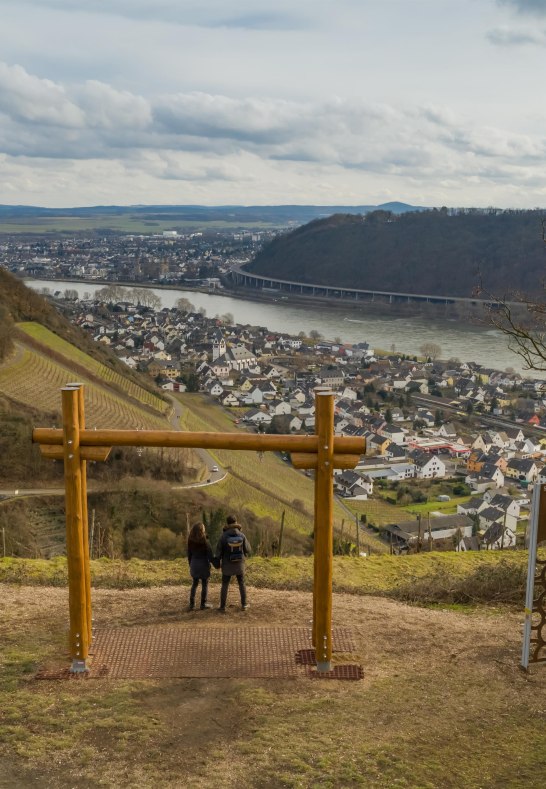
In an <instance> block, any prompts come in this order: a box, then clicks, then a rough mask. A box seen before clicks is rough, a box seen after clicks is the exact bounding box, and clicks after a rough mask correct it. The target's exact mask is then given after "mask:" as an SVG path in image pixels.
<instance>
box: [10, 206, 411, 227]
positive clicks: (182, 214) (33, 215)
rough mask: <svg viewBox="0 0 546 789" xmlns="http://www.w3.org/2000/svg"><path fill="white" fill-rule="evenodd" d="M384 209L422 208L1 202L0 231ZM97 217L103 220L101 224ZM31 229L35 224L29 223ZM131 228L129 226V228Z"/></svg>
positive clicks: (296, 218)
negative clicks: (72, 223)
mask: <svg viewBox="0 0 546 789" xmlns="http://www.w3.org/2000/svg"><path fill="white" fill-rule="evenodd" d="M377 209H384V210H388V211H392V212H393V213H395V214H399V213H404V212H406V211H416V210H421V209H420V208H419V207H418V206H411V205H408V204H407V203H399V202H393V203H385V204H384V205H380V206H377V205H358V206H320V205H277V206H275V205H272V206H237V205H220V206H203V205H137V206H115V205H114V206H85V207H80V208H42V207H40V206H21V205H0V231H1V229H2V223H10V222H14V221H16V222H17V221H22V222H27V223H28V222H29V221H30V220H34V221H37V220H39V219H50V220H51V219H62V218H65V219H66V218H70V217H72V218H79V219H86V220H95V222H94V227H100V226H104V227H109V226H110V225H111V224H112V221H113V220H114V219H119V218H123V217H126V218H127V219H129V218H132V219H133V220H135V221H137V220H138V221H141V222H143V221H145V222H149V221H169V222H202V223H207V222H227V223H230V224H234V225H237V224H239V223H240V224H248V223H266V224H271V225H275V226H286V225H287V224H303V223H305V222H310V221H311V220H313V219H318V218H321V217H327V216H331V215H332V214H339V213H344V214H367V213H369V212H370V211H375V210H377ZM96 220H101V221H99V222H98V223H97V221H96ZM28 229H29V230H31V225H29V226H28ZM128 230H129V229H128Z"/></svg>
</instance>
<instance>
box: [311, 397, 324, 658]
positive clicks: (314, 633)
mask: <svg viewBox="0 0 546 789" xmlns="http://www.w3.org/2000/svg"><path fill="white" fill-rule="evenodd" d="M327 391H328V387H326V386H316V387H315V389H314V392H315V435H317V434H318V396H319V394H320V392H327ZM318 498H319V475H318V469H317V470H315V499H314V520H313V523H314V529H313V629H312V633H311V640H312V642H313V646H314V647H315V653H316V654H317V653H318V640H317V583H318V569H317V507H318Z"/></svg>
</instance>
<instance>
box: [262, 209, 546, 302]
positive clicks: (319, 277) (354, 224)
mask: <svg viewBox="0 0 546 789" xmlns="http://www.w3.org/2000/svg"><path fill="white" fill-rule="evenodd" d="M544 216H545V212H543V211H538V210H535V211H511V210H510V211H502V212H498V211H494V210H491V211H490V212H487V211H481V210H466V211H464V212H462V211H461V212H459V213H456V214H450V213H449V212H448V211H447V209H439V210H431V211H421V212H412V213H406V214H401V215H394V214H392V213H390V212H388V211H375V212H373V213H371V214H368V215H367V216H364V217H363V216H352V215H346V214H336V215H334V216H331V217H329V218H328V219H322V220H317V221H314V222H310V223H309V224H307V225H304V226H303V227H299V228H298V229H297V230H294V231H293V232H291V233H289V234H287V235H283V236H279V237H277V238H276V239H274V240H273V241H272V242H271V243H270V244H268V245H267V246H266V247H264V249H263V250H262V251H261V252H259V253H258V255H257V256H256V258H255V259H254V260H253V261H252V262H251V263H250V264H249V266H248V267H247V268H248V270H249V271H251V272H253V273H255V274H265V275H268V276H271V277H278V278H280V279H289V280H296V281H300V282H313V283H318V284H324V285H337V286H340V287H351V288H365V289H375V290H383V291H394V292H403V293H424V294H438V295H440V294H442V295H452V296H472V295H475V292H476V288H477V287H479V286H480V284H481V285H482V286H483V289H484V291H485V292H488V293H494V294H495V295H504V294H507V293H510V292H512V291H514V290H519V291H524V292H528V293H532V294H534V295H535V296H536V295H537V294H538V293H543V289H542V281H543V279H544V277H545V275H546V245H545V244H544V242H543V240H542V219H543V217H544Z"/></svg>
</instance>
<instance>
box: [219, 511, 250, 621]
mask: <svg viewBox="0 0 546 789" xmlns="http://www.w3.org/2000/svg"><path fill="white" fill-rule="evenodd" d="M250 553H251V548H250V543H249V541H248V540H247V538H246V537H245V535H244V534H243V532H242V531H241V527H240V525H239V524H238V523H237V518H236V517H235V516H234V515H229V516H228V518H227V520H226V525H225V526H224V531H223V532H222V536H221V537H220V539H219V540H218V545H217V546H216V559H217V560H219V561H220V565H221V568H222V591H221V592H220V607H219V609H218V610H219V611H222V612H225V610H226V602H227V595H228V589H229V584H230V581H231V577H232V576H233V575H234V576H235V577H236V578H237V583H238V584H239V592H240V594H241V606H242V608H243V611H246V609H247V608H248V602H247V598H246V587H245V556H250Z"/></svg>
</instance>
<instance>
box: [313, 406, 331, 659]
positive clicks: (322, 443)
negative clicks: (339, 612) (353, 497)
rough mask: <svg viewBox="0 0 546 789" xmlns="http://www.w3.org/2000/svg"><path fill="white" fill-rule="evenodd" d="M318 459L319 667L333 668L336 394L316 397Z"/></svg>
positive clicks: (316, 546) (317, 625)
mask: <svg viewBox="0 0 546 789" xmlns="http://www.w3.org/2000/svg"><path fill="white" fill-rule="evenodd" d="M315 412H316V414H317V417H318V419H317V422H318V429H317V435H318V439H319V440H318V463H317V471H316V480H317V484H316V494H317V495H316V520H315V553H316V571H317V577H316V585H315V588H316V634H315V654H316V660H317V670H318V671H319V672H326V671H330V670H331V661H332V563H333V562H332V558H333V547H334V546H333V536H334V531H333V511H334V468H333V458H334V395H333V393H331V392H319V393H318V394H317V397H316V408H315Z"/></svg>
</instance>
